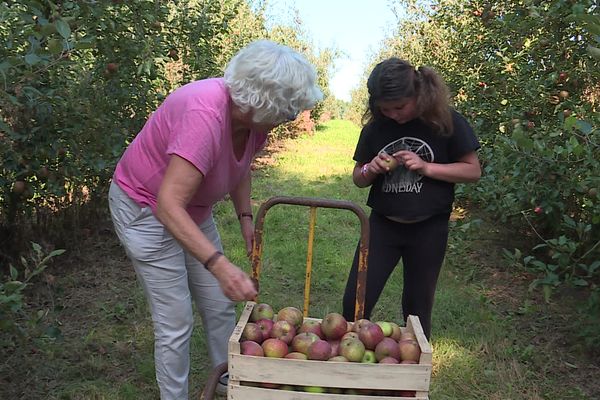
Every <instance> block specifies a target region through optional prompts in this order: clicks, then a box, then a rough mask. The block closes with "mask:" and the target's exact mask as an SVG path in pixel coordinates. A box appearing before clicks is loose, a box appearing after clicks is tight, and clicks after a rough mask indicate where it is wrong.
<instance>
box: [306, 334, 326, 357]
mask: <svg viewBox="0 0 600 400" xmlns="http://www.w3.org/2000/svg"><path fill="white" fill-rule="evenodd" d="M306 355H307V356H308V359H309V360H317V361H327V360H328V359H329V358H330V355H331V345H330V344H329V342H328V341H326V340H323V339H318V340H317V341H315V342H313V343H312V344H311V345H310V346H308V353H307V354H306Z"/></svg>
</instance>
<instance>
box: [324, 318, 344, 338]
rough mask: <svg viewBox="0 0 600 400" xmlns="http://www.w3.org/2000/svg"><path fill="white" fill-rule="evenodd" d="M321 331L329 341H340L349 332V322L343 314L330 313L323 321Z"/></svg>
mask: <svg viewBox="0 0 600 400" xmlns="http://www.w3.org/2000/svg"><path fill="white" fill-rule="evenodd" d="M321 331H322V332H323V335H325V337H326V338H327V339H331V340H336V339H340V338H341V337H342V336H344V334H345V333H346V332H347V331H348V321H346V318H344V316H343V315H342V314H339V313H329V314H327V315H326V316H325V318H323V320H322V321H321Z"/></svg>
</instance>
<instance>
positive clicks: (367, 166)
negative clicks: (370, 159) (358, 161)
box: [360, 163, 369, 178]
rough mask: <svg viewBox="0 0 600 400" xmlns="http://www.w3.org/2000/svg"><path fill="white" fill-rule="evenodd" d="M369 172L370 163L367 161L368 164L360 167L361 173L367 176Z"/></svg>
mask: <svg viewBox="0 0 600 400" xmlns="http://www.w3.org/2000/svg"><path fill="white" fill-rule="evenodd" d="M367 172H369V164H368V163H367V164H364V165H363V166H362V168H361V169H360V174H361V175H362V176H364V177H365V178H366V177H367Z"/></svg>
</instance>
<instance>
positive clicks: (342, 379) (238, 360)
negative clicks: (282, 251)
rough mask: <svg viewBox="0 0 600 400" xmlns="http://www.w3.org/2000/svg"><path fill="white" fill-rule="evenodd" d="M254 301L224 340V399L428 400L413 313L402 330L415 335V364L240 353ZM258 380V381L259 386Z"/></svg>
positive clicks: (427, 361)
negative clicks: (319, 389) (417, 359)
mask: <svg viewBox="0 0 600 400" xmlns="http://www.w3.org/2000/svg"><path fill="white" fill-rule="evenodd" d="M255 305H256V303H255V302H251V301H250V302H247V303H246V306H245V308H244V311H243V312H242V314H241V316H240V319H239V321H238V324H237V326H236V327H235V330H234V331H233V334H232V335H231V338H230V339H229V355H228V364H229V387H228V390H227V398H228V399H229V400H349V399H353V400H398V399H406V400H408V399H420V400H427V399H429V396H428V394H429V383H430V380H431V361H432V354H431V346H430V345H429V343H428V341H427V338H426V337H425V335H424V333H423V329H422V327H421V324H420V322H419V318H418V317H415V316H410V317H409V319H408V321H407V325H406V329H408V330H409V331H412V332H413V333H414V334H415V335H416V337H417V341H418V342H419V346H420V347H421V359H420V362H419V364H367V363H352V362H333V361H312V360H293V359H286V358H268V357H255V356H246V355H242V354H241V353H240V338H241V335H242V332H243V331H244V327H245V326H246V324H247V323H248V320H249V318H250V314H251V312H252V309H253V308H254V306H255ZM312 319H316V318H312ZM317 320H318V319H317ZM319 321H320V320H319ZM259 383H260V384H262V385H263V386H259V385H258V384H259ZM265 384H267V385H265ZM268 384H274V385H273V386H282V385H288V386H294V387H302V386H318V387H323V388H345V389H356V390H358V391H360V393H361V394H352V395H349V394H335V393H311V392H303V391H292V390H284V389H282V388H280V387H278V388H268V387H264V386H268ZM383 391H415V392H416V397H398V396H392V395H391V394H384V393H385V392H383ZM396 394H397V392H396Z"/></svg>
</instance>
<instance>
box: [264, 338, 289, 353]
mask: <svg viewBox="0 0 600 400" xmlns="http://www.w3.org/2000/svg"><path fill="white" fill-rule="evenodd" d="M262 348H263V351H264V353H265V357H271V358H283V357H285V356H286V355H287V354H288V345H287V343H286V342H284V341H283V340H280V339H275V338H269V339H267V340H265V341H264V342H263V343H262Z"/></svg>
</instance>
